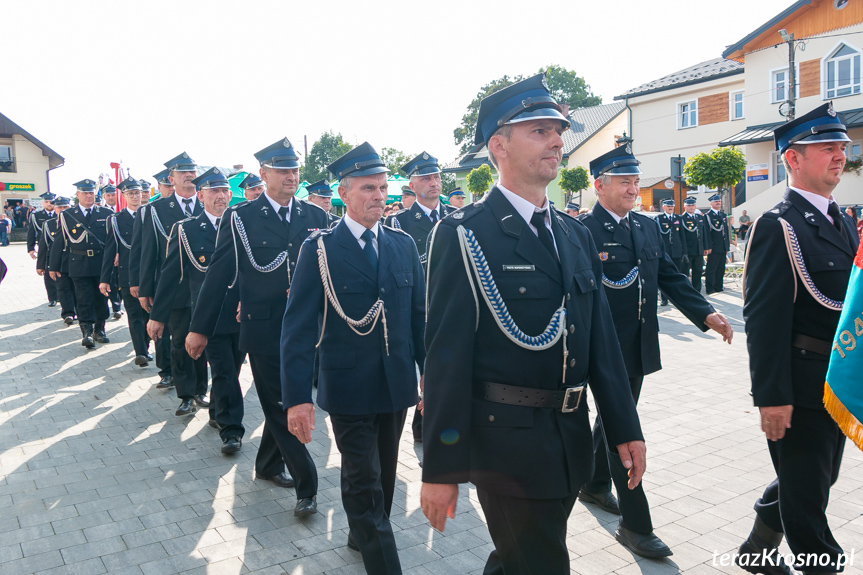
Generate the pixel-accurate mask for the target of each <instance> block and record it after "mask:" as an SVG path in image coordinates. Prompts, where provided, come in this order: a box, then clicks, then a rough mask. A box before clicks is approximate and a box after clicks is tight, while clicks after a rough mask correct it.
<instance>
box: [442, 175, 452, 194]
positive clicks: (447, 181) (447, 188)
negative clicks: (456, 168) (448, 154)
mask: <svg viewBox="0 0 863 575" xmlns="http://www.w3.org/2000/svg"><path fill="white" fill-rule="evenodd" d="M440 183H441V193H442V194H444V195H446V194H449V193H450V192H451V191H453V190H454V189H455V188H456V186H455V174H443V173H442V174H441V175H440Z"/></svg>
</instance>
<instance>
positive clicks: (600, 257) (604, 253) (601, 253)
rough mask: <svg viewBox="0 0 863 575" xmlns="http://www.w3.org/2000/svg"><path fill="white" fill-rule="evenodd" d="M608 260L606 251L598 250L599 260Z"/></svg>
mask: <svg viewBox="0 0 863 575" xmlns="http://www.w3.org/2000/svg"><path fill="white" fill-rule="evenodd" d="M607 260H608V252H599V261H601V262H604V261H607Z"/></svg>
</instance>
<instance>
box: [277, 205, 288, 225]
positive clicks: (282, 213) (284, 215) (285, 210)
mask: <svg viewBox="0 0 863 575" xmlns="http://www.w3.org/2000/svg"><path fill="white" fill-rule="evenodd" d="M289 210H290V208H289V207H288V206H282V207H281V208H279V217H280V218H282V223H283V224H285V227H288V223H289V222H288V211H289Z"/></svg>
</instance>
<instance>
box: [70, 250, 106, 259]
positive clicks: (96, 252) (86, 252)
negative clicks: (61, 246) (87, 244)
mask: <svg viewBox="0 0 863 575" xmlns="http://www.w3.org/2000/svg"><path fill="white" fill-rule="evenodd" d="M69 251H70V252H72V253H73V254H75V255H76V256H87V257H91V258H92V257H93V256H95V255H101V254H102V250H83V251H82V250H69Z"/></svg>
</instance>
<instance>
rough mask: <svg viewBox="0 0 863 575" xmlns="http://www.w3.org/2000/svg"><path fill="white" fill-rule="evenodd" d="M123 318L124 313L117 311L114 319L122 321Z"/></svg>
mask: <svg viewBox="0 0 863 575" xmlns="http://www.w3.org/2000/svg"><path fill="white" fill-rule="evenodd" d="M121 317H123V312H122V311H119V310H118V311H115V312H114V319H120V318H121Z"/></svg>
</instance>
